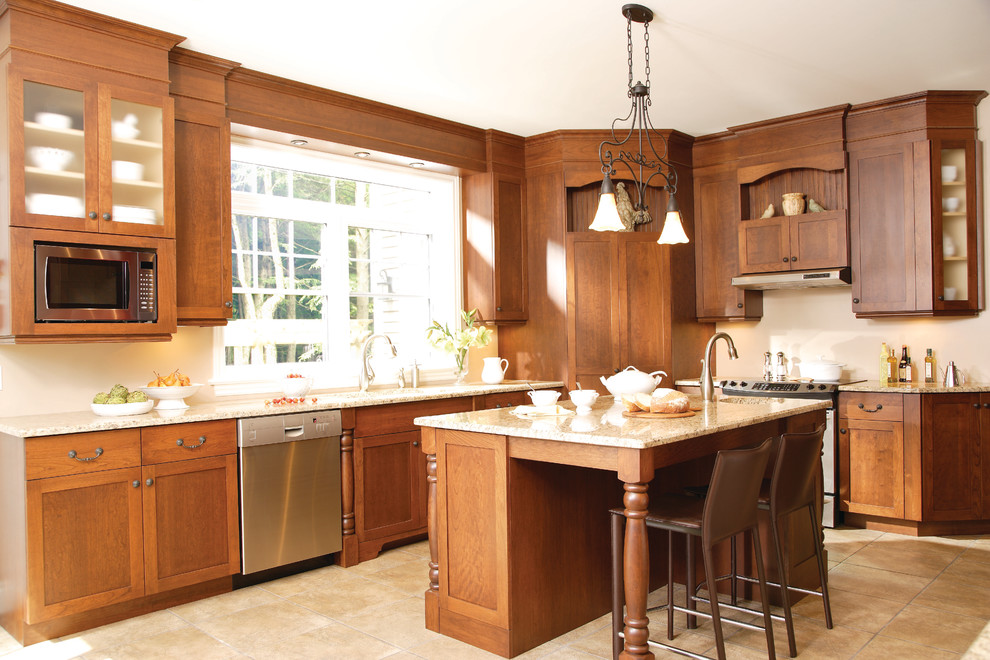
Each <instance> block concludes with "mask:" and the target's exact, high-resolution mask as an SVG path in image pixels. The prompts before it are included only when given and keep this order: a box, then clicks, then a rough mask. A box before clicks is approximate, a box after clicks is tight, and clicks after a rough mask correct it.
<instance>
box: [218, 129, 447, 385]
mask: <svg viewBox="0 0 990 660" xmlns="http://www.w3.org/2000/svg"><path fill="white" fill-rule="evenodd" d="M254 150H260V151H263V152H264V154H265V157H264V158H258V157H257V156H253V157H249V156H248V155H249V154H253V153H254ZM300 151H301V150H300V149H299V148H298V147H289V146H285V145H280V144H276V143H271V142H267V141H263V140H257V139H254V138H247V137H243V136H236V135H234V136H231V160H237V161H241V162H254V163H257V164H259V165H265V166H267V167H276V168H284V169H291V170H295V171H306V172H313V173H317V174H324V175H327V176H332V177H339V178H346V179H354V180H359V181H368V182H372V183H377V184H385V185H395V186H399V187H406V188H409V187H416V188H422V183H423V181H424V179H426V180H427V181H430V184H429V185H428V186H427V189H429V190H431V192H439V193H442V194H441V195H440V196H438V197H436V198H435V199H436V200H437V204H442V205H443V207H444V208H449V209H450V213H451V216H452V217H451V219H452V225H453V227H452V231H451V232H450V235H449V237H448V238H447V241H446V245H444V246H443V249H450V250H452V251H453V259H451V260H450V266H449V268H450V270H448V269H446V268H445V269H443V270H439V271H437V272H436V273H435V275H436V276H437V277H438V281H439V282H441V283H446V284H441V286H443V287H444V288H445V289H446V295H444V296H443V298H444V299H449V300H451V301H452V302H453V307H452V308H451V309H439V308H434V309H431V317H432V318H435V319H437V320H439V321H441V322H448V323H451V324H453V323H456V322H458V319H459V317H460V310H461V309H462V308H463V304H464V302H463V301H464V293H463V208H462V200H461V180H460V177H457V176H452V175H446V174H438V173H433V172H428V171H423V170H419V169H417V170H416V171H415V173H412V172H410V171H409V170H408V169H407V168H404V167H400V166H396V165H389V164H385V163H376V162H369V161H366V160H358V159H357V158H349V157H344V156H340V155H337V154H331V153H325V152H318V155H310V154H309V153H305V152H303V153H300ZM308 151H312V150H308ZM363 173H366V174H363ZM362 174H363V176H362ZM410 182H417V185H416V186H413V185H411V183H410ZM231 195H232V200H231V202H232V204H231V209H232V210H231V218H233V215H234V211H233V209H235V208H236V209H238V213H243V212H244V210H245V206H246V207H247V208H250V209H251V211H252V212H255V211H256V212H257V214H258V215H275V216H276V217H277V216H278V215H281V214H271V213H270V212H268V211H266V210H264V209H266V208H270V206H269V205H268V204H265V203H264V202H265V201H266V200H264V198H262V197H261V196H258V195H255V194H252V193H244V192H235V191H232V192H231ZM238 197H240V198H241V199H240V201H241V202H242V203H245V204H244V206H238V205H237V204H235V203H234V199H236V198H238ZM280 201H281V202H282V203H288V204H291V205H292V206H294V207H297V208H296V209H294V210H298V211H299V212H300V215H299V216H297V217H294V218H293V219H304V218H306V217H310V218H313V217H316V215H317V214H316V205H322V204H323V203H322V202H314V201H311V200H297V199H286V198H281V199H280ZM282 208H283V209H284V208H285V207H284V206H282ZM338 210H339V211H342V212H343V213H351V212H359V211H358V210H356V209H354V210H352V209H348V208H347V207H342V208H341V209H338ZM321 217H323V218H325V217H326V216H325V214H323V215H322V216H321ZM353 224H354V225H355V226H366V227H370V228H377V227H376V226H375V225H376V223H374V222H371V223H369V222H367V221H361V222H355V223H353ZM415 226H416V224H415V221H414V220H413V221H410V223H409V224H408V225H406V226H405V227H404V226H403V224H402V223H398V224H390V225H388V228H389V229H396V230H398V231H402V230H403V229H411V230H414V229H415ZM231 276H232V277H233V272H232V275H231ZM423 331H424V334H425V331H426V329H425V328H424V329H423ZM223 332H224V326H217V327H215V328H214V329H213V338H212V352H213V377H212V378H210V379H209V380H208V383H209V384H210V385H212V386H213V388H214V394H215V395H216V396H218V397H227V396H247V395H256V394H266V393H275V392H278V391H279V386H278V383H277V380H276V379H277V373H275V372H277V371H278V369H277V368H273V369H272V370H271V372H270V373H269V374H268V375H266V376H264V377H259V378H243V377H233V376H227V375H223V374H224V371H225V370H226V369H227V367H226V364H225V359H224V348H223ZM411 359H412V358H410V360H411ZM438 362H439V360H438ZM334 374H335V372H332V371H331V367H330V366H327V367H326V368H324V369H319V370H318V372H317V373H314V374H313V375H314V382H313V389H318V390H326V391H328V392H333V391H337V392H343V391H353V390H354V389H355V388H356V386H357V374H354V375H353V378H352V377H351V376H350V375H346V376H344V377H343V378H340V377H336V378H335V377H333V376H334ZM336 374H338V375H339V372H336ZM450 374H451V367H450V366H439V365H438V364H428V365H421V366H420V379H421V381H423V382H430V381H436V380H444V379H448V380H449V378H450ZM347 383H350V384H347Z"/></svg>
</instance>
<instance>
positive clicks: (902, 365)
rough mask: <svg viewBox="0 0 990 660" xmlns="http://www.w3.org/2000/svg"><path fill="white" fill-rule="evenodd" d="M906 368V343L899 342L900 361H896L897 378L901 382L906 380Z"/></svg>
mask: <svg viewBox="0 0 990 660" xmlns="http://www.w3.org/2000/svg"><path fill="white" fill-rule="evenodd" d="M907 368H908V354H907V344H901V361H900V362H898V363H897V380H898V381H899V382H901V383H906V382H908V379H907Z"/></svg>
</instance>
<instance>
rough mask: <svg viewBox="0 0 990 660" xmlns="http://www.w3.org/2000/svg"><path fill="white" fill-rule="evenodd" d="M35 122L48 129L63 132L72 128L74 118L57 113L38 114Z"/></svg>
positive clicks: (35, 116)
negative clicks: (56, 129)
mask: <svg viewBox="0 0 990 660" xmlns="http://www.w3.org/2000/svg"><path fill="white" fill-rule="evenodd" d="M34 121H35V123H38V124H41V125H42V126H47V127H48V128H58V129H61V130H67V129H70V128H72V117H70V116H69V115H63V114H59V113H57V112H37V113H35V115H34Z"/></svg>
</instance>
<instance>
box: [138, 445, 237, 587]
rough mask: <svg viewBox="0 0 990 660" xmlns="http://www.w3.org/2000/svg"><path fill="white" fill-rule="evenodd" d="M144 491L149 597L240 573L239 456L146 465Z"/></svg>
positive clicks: (146, 568)
mask: <svg viewBox="0 0 990 660" xmlns="http://www.w3.org/2000/svg"><path fill="white" fill-rule="evenodd" d="M141 490H142V491H143V493H144V548H145V570H146V574H145V583H146V585H147V587H146V588H147V592H148V593H149V594H151V593H157V592H160V591H168V590H170V589H175V588H178V587H184V586H187V585H190V584H196V583H198V582H205V581H207V580H212V579H214V578H219V577H224V576H226V575H232V574H234V573H237V572H238V571H239V570H240V542H239V538H240V537H239V529H240V528H239V522H238V508H237V455H236V454H228V455H226V456H212V457H208V458H198V459H194V460H187V461H176V462H173V463H159V464H156V465H146V466H145V467H144V468H143V475H142V483H141Z"/></svg>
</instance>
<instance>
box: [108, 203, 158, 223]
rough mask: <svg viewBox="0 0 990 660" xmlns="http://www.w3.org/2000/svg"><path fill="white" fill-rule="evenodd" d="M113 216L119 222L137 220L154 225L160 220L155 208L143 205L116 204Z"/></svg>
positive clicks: (137, 221)
mask: <svg viewBox="0 0 990 660" xmlns="http://www.w3.org/2000/svg"><path fill="white" fill-rule="evenodd" d="M112 217H113V219H114V220H116V221H117V222H136V223H140V224H142V225H153V224H155V223H156V222H158V219H157V217H156V216H155V210H154V209H149V208H145V207H143V206H124V205H121V204H114V206H113V216H112Z"/></svg>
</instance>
